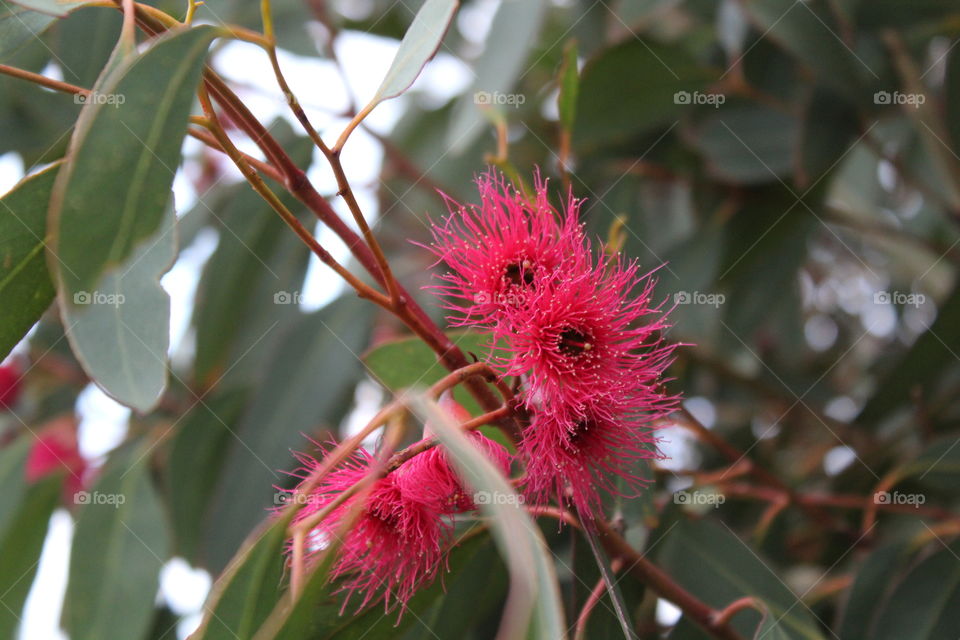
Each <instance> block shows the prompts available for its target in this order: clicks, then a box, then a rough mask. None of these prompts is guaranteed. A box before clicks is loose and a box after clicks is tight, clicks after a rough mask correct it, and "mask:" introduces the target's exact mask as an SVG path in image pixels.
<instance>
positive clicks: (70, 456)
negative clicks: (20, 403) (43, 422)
mask: <svg viewBox="0 0 960 640" xmlns="http://www.w3.org/2000/svg"><path fill="white" fill-rule="evenodd" d="M86 472H87V461H86V460H85V459H84V458H83V456H81V455H80V450H79V448H78V446H77V423H76V421H75V420H74V419H73V417H72V416H71V417H63V418H58V419H57V420H54V421H53V422H52V423H50V424H49V425H48V426H46V427H44V428H43V429H42V430H40V431H39V433H37V434H36V440H35V441H34V443H33V446H32V447H31V448H30V453H29V454H28V455H27V464H26V469H25V475H26V478H27V482H31V483H32V482H37V481H38V480H40V479H41V478H45V477H46V476H48V475H50V474H54V473H65V474H66V479H65V484H64V487H63V492H64V497H65V499H66V502H68V503H69V502H70V500H71V499H72V497H73V495H74V494H75V493H77V492H78V491H80V490H81V489H83V487H84V476H85V474H86Z"/></svg>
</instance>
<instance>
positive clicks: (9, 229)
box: [0, 165, 59, 360]
mask: <svg viewBox="0 0 960 640" xmlns="http://www.w3.org/2000/svg"><path fill="white" fill-rule="evenodd" d="M58 166H59V165H54V166H51V167H49V168H47V169H45V170H44V171H41V172H40V173H38V174H36V175H33V176H30V177H28V178H25V179H24V180H22V181H21V182H20V183H18V184H17V185H16V186H15V187H14V188H13V189H12V190H11V191H10V192H8V193H7V194H6V195H5V196H3V198H2V199H0V306H2V307H3V310H4V313H3V315H2V316H0V360H2V359H3V358H5V357H6V356H7V354H8V353H10V349H12V348H13V347H14V346H15V345H16V344H17V342H19V341H20V339H21V338H23V336H24V335H25V334H26V333H27V331H29V330H30V327H32V326H33V325H34V324H35V323H36V322H37V321H38V320H39V319H40V316H41V315H43V312H44V311H46V310H47V308H48V307H49V306H50V304H51V303H52V302H53V298H54V291H53V284H52V283H51V282H50V275H49V273H48V272H47V265H46V263H45V262H44V249H45V247H46V233H47V204H48V203H49V201H50V192H51V191H52V190H53V183H54V180H55V179H56V176H57V169H58Z"/></svg>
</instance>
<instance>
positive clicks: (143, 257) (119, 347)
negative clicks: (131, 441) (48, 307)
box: [61, 207, 177, 413]
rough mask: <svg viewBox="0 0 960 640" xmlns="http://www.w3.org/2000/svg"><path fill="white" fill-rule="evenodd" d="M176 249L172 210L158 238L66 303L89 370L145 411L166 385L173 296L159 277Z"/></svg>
mask: <svg viewBox="0 0 960 640" xmlns="http://www.w3.org/2000/svg"><path fill="white" fill-rule="evenodd" d="M176 253H177V237H176V215H175V214H174V212H173V208H172V207H170V208H168V210H167V214H166V219H165V221H164V223H163V225H162V226H161V228H160V230H159V232H158V233H157V234H156V237H154V238H150V239H148V241H147V242H146V243H144V245H142V246H141V247H139V248H138V249H137V251H136V252H135V253H134V254H133V255H132V256H131V258H130V259H129V260H128V261H127V262H126V263H124V264H122V265H121V266H120V267H118V268H116V269H113V270H111V271H110V272H108V273H107V274H106V275H105V276H104V278H103V279H102V280H101V281H100V284H99V285H98V287H97V289H95V290H93V291H80V292H77V293H75V294H73V301H72V302H73V303H72V304H64V305H61V312H62V314H63V321H64V326H65V328H66V331H67V337H68V338H69V339H70V345H71V346H72V347H73V352H74V354H76V356H77V359H78V360H79V361H80V363H81V364H82V365H83V368H84V370H86V372H87V373H88V374H89V375H90V377H91V378H92V379H93V380H94V381H95V382H96V383H97V385H98V386H99V387H100V388H102V389H103V390H104V391H105V392H106V393H107V394H108V395H110V396H111V397H113V398H115V399H116V400H117V401H118V402H122V403H123V404H125V405H128V406H130V407H133V408H134V409H136V410H138V411H140V412H141V413H146V412H148V411H150V410H151V409H152V408H153V407H154V406H155V405H156V404H157V402H158V401H159V400H160V396H161V395H162V394H163V391H164V389H165V388H166V385H167V348H168V346H169V341H170V296H169V295H167V292H166V291H164V290H163V287H161V286H160V276H161V275H163V274H164V273H166V272H167V270H168V269H169V268H170V267H171V266H172V265H173V261H174V258H175V257H176Z"/></svg>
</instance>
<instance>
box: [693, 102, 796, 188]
mask: <svg viewBox="0 0 960 640" xmlns="http://www.w3.org/2000/svg"><path fill="white" fill-rule="evenodd" d="M799 132H800V129H799V122H798V121H797V119H796V118H794V117H792V116H790V115H788V114H785V113H783V112H781V111H777V110H774V109H771V108H769V107H764V106H761V105H757V104H745V103H732V102H731V103H727V104H724V105H722V106H721V107H720V108H718V109H716V110H714V111H712V112H710V113H708V114H707V115H706V117H704V119H703V120H702V121H701V122H700V123H699V126H698V135H697V137H696V140H695V144H696V146H697V148H698V149H699V150H700V152H701V153H702V154H703V155H704V159H705V160H706V162H707V166H708V169H709V170H710V172H711V173H712V174H713V175H715V176H716V177H717V178H718V179H719V180H720V181H722V182H737V183H745V184H757V183H761V184H762V183H766V182H775V181H776V180H777V179H778V178H784V177H789V176H790V174H791V172H792V170H793V164H794V156H795V153H796V148H797V146H798V142H799Z"/></svg>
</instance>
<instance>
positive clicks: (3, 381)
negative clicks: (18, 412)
mask: <svg viewBox="0 0 960 640" xmlns="http://www.w3.org/2000/svg"><path fill="white" fill-rule="evenodd" d="M19 395H20V371H19V369H18V367H17V366H16V365H14V364H7V365H3V366H0V409H10V408H12V407H13V405H14V403H15V402H16V401H17V397H18V396H19Z"/></svg>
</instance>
